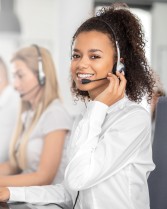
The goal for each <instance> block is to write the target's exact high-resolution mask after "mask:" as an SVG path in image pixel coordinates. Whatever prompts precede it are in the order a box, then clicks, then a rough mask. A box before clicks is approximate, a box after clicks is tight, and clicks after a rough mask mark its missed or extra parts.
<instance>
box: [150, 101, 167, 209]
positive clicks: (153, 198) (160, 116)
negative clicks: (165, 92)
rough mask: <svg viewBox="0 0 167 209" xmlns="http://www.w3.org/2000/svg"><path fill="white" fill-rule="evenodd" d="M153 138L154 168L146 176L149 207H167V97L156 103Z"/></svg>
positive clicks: (164, 208) (156, 208)
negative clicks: (147, 176)
mask: <svg viewBox="0 0 167 209" xmlns="http://www.w3.org/2000/svg"><path fill="white" fill-rule="evenodd" d="M153 139H154V140H153V161H154V163H155V165H156V168H155V170H154V171H152V173H151V174H150V176H149V178H148V187H149V193H150V209H167V97H160V98H159V101H158V103H157V108H156V118H155V132H154V138H153Z"/></svg>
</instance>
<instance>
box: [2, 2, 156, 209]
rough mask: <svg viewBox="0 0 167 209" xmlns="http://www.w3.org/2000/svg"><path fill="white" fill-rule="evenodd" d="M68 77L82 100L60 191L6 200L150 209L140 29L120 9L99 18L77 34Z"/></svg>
mask: <svg viewBox="0 0 167 209" xmlns="http://www.w3.org/2000/svg"><path fill="white" fill-rule="evenodd" d="M111 28H112V29H111ZM113 31H114V32H113ZM125 68H126V72H125ZM114 73H115V74H116V75H115V74H114ZM71 74H72V79H73V82H72V89H73V93H74V95H76V96H77V97H80V98H81V99H82V100H86V99H87V98H88V99H89V100H88V103H87V106H86V109H85V111H84V112H82V113H81V114H80V115H79V116H78V118H77V119H76V121H75V123H74V126H73V130H72V134H71V140H70V144H69V150H68V160H69V163H68V165H67V167H66V170H65V175H64V183H63V184H61V185H60V184H59V185H55V186H45V187H42V188H41V187H26V188H13V187H10V188H8V189H9V191H8V194H7V195H6V199H7V198H10V200H12V201H25V202H30V203H37V204H48V203H56V204H59V205H61V206H62V207H63V206H66V207H67V208H70V207H71V208H77V209H81V208H84V209H102V208H105V209H111V208H114V209H130V208H135V209H141V208H144V209H149V208H150V207H149V194H148V185H147V178H148V175H149V173H150V172H151V171H152V170H153V169H154V163H153V161H152V151H151V147H152V144H151V138H150V136H151V123H150V115H149V113H148V112H147V111H146V110H145V109H144V108H143V107H141V105H139V104H138V103H139V102H140V101H141V99H142V97H143V95H144V94H148V96H149V97H148V98H149V99H150V98H151V96H152V92H153V85H154V80H153V78H152V71H151V69H150V67H149V66H148V64H147V61H146V58H145V52H144V39H143V32H142V30H141V25H140V22H139V20H138V19H137V18H136V17H135V16H134V15H133V14H132V13H131V11H130V10H129V8H128V7H127V5H126V4H113V5H111V7H110V8H104V9H102V10H100V11H99V13H98V15H97V16H95V17H92V18H89V19H88V20H86V21H85V22H84V23H83V24H81V26H80V27H79V28H78V29H77V31H76V33H75V34H74V36H73V42H72V60H71ZM106 77H107V79H103V80H101V78H106ZM83 79H88V80H90V81H91V82H89V83H83V82H82V81H83ZM93 81H94V82H93ZM149 99H148V100H149ZM1 191H2V193H3V189H1ZM4 191H5V192H7V190H6V189H4ZM43 197H45V199H44V198H43ZM3 198H4V196H3ZM3 200H4V199H3Z"/></svg>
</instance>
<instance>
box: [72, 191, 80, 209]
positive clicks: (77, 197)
mask: <svg viewBox="0 0 167 209" xmlns="http://www.w3.org/2000/svg"><path fill="white" fill-rule="evenodd" d="M78 197H79V191H78V192H77V196H76V199H75V203H74V205H73V208H72V209H75V206H76V204H77V201H78Z"/></svg>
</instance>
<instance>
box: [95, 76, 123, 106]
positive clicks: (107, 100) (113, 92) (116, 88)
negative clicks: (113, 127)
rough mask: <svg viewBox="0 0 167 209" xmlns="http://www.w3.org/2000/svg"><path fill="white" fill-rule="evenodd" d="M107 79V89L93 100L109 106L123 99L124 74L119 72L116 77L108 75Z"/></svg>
mask: <svg viewBox="0 0 167 209" xmlns="http://www.w3.org/2000/svg"><path fill="white" fill-rule="evenodd" d="M107 79H108V80H109V82H110V83H109V85H108V87H107V88H106V89H105V90H104V91H103V92H102V93H101V94H99V95H98V96H97V97H96V98H95V100H96V101H100V102H103V103H104V104H106V105H108V106H111V105H112V104H114V103H115V102H117V101H118V100H120V99H122V98H123V97H124V95H125V88H126V79H125V76H124V74H123V73H120V72H116V75H114V74H112V73H108V76H107Z"/></svg>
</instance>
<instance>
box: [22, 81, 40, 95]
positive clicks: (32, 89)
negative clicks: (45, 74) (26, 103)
mask: <svg viewBox="0 0 167 209" xmlns="http://www.w3.org/2000/svg"><path fill="white" fill-rule="evenodd" d="M38 86H39V84H37V85H35V86H34V87H33V88H31V89H30V90H29V91H27V92H25V93H23V94H20V97H21V98H22V97H24V96H26V95H28V94H30V93H31V92H33V91H34V90H35V89H36V88H37V87H38Z"/></svg>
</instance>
